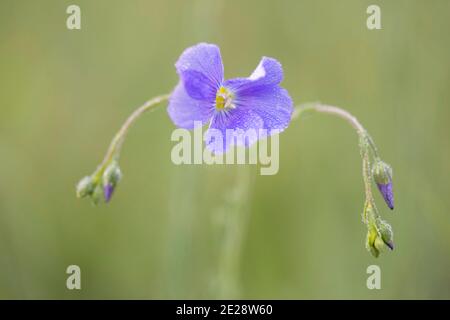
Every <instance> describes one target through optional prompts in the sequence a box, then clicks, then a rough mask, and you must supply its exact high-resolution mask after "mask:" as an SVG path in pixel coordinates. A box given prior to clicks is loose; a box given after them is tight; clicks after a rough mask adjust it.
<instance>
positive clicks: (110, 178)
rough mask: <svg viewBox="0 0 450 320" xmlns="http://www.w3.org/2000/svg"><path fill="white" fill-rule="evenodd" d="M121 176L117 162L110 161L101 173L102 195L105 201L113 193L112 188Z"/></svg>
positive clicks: (109, 198) (107, 200)
mask: <svg viewBox="0 0 450 320" xmlns="http://www.w3.org/2000/svg"><path fill="white" fill-rule="evenodd" d="M121 178H122V172H121V171H120V167H119V164H118V163H117V162H116V161H114V162H112V163H111V164H110V165H109V166H108V167H107V168H106V170H105V172H104V173H103V196H104V197H105V201H106V202H109V200H111V197H112V195H113V192H114V189H115V188H116V186H117V184H118V183H119V181H120V179H121Z"/></svg>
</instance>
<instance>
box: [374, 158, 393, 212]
mask: <svg viewBox="0 0 450 320" xmlns="http://www.w3.org/2000/svg"><path fill="white" fill-rule="evenodd" d="M372 175H373V179H374V180H375V183H376V184H377V186H378V190H380V193H381V195H382V196H383V198H384V201H385V202H386V204H387V205H388V207H389V208H390V209H394V192H393V190H392V168H391V166H390V165H388V164H387V163H385V162H383V161H381V160H377V161H376V162H375V164H374V166H373V169H372Z"/></svg>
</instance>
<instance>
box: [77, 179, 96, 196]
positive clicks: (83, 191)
mask: <svg viewBox="0 0 450 320" xmlns="http://www.w3.org/2000/svg"><path fill="white" fill-rule="evenodd" d="M94 187H95V185H94V183H93V182H92V178H91V177H90V176H86V177H84V178H83V179H81V180H80V182H78V184H77V197H78V198H84V197H86V196H88V195H91V194H92V192H93V191H94Z"/></svg>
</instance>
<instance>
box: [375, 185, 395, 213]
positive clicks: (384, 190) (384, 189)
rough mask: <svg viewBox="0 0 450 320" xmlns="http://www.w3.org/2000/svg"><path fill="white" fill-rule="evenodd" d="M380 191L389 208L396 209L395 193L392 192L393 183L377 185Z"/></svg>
mask: <svg viewBox="0 0 450 320" xmlns="http://www.w3.org/2000/svg"><path fill="white" fill-rule="evenodd" d="M377 186H378V190H380V193H381V195H382V196H383V198H384V201H385V202H386V204H387V205H388V207H389V208H390V209H391V210H393V209H394V192H393V191H392V182H389V183H387V184H381V183H377Z"/></svg>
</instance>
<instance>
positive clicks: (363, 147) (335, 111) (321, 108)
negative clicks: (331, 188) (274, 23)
mask: <svg viewBox="0 0 450 320" xmlns="http://www.w3.org/2000/svg"><path fill="white" fill-rule="evenodd" d="M310 112H317V113H325V114H330V115H334V116H337V117H339V118H341V119H344V120H346V121H347V122H348V123H349V124H350V125H351V126H352V127H353V128H354V129H355V130H356V133H357V134H358V136H359V138H360V151H361V158H362V162H363V170H362V171H363V180H364V191H365V196H366V202H368V203H370V204H371V205H372V206H374V208H375V201H374V199H373V194H372V188H371V185H372V184H371V182H372V175H371V172H370V158H369V149H370V150H371V151H372V154H373V156H374V158H375V159H379V155H378V149H377V147H376V145H375V143H374V141H373V139H372V137H371V136H370V135H369V133H368V132H367V130H366V129H365V128H364V127H363V125H362V124H361V123H360V122H359V121H358V119H357V118H356V117H355V116H353V115H352V114H351V113H350V112H348V111H346V110H344V109H341V108H339V107H335V106H330V105H325V104H321V103H306V104H302V105H300V106H298V107H297V108H296V109H295V111H294V114H293V118H297V117H302V116H303V115H304V114H307V113H310ZM373 211H374V212H375V214H376V215H378V213H377V210H376V209H374V210H373ZM366 218H367V217H363V219H364V220H365V219H366Z"/></svg>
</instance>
